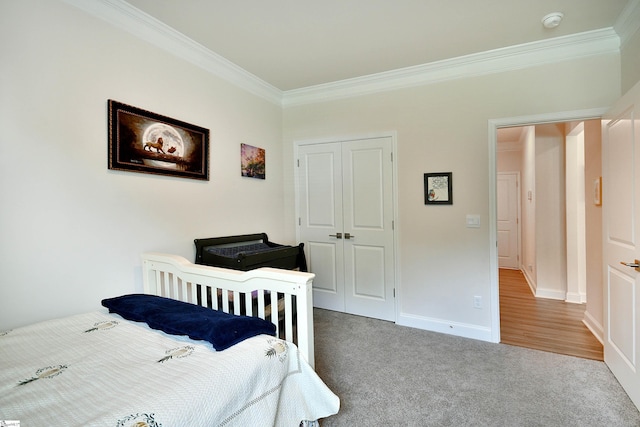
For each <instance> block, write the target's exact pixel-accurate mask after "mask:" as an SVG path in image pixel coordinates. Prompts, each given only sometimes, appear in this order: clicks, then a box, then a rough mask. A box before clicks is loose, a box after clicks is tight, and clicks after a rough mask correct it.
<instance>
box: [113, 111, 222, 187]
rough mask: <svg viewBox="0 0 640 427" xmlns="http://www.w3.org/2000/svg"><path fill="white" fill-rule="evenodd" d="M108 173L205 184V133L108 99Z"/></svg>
mask: <svg viewBox="0 0 640 427" xmlns="http://www.w3.org/2000/svg"><path fill="white" fill-rule="evenodd" d="M109 169H115V170H124V171H132V172H142V173H151V174H159V175H171V176H176V177H181V178H192V179H201V180H209V129H205V128H203V127H200V126H196V125H192V124H189V123H185V122H183V121H180V120H176V119H172V118H170V117H166V116H162V115H160V114H156V113H152V112H150V111H145V110H143V109H140V108H137V107H132V106H130V105H126V104H123V103H121V102H117V101H114V100H111V99H110V100H109Z"/></svg>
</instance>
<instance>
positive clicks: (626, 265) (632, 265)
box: [620, 259, 640, 271]
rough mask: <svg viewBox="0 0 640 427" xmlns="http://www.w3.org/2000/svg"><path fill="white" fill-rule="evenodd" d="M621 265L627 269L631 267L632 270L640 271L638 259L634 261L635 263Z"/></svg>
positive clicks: (622, 262)
mask: <svg viewBox="0 0 640 427" xmlns="http://www.w3.org/2000/svg"><path fill="white" fill-rule="evenodd" d="M620 264H622V265H624V266H625V267H631V268H633V269H635V270H636V271H640V261H638V260H637V259H636V260H634V262H624V261H620Z"/></svg>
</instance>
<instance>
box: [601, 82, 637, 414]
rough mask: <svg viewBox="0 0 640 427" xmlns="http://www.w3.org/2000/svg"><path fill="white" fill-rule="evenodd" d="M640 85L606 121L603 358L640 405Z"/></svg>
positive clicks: (626, 96)
mask: <svg viewBox="0 0 640 427" xmlns="http://www.w3.org/2000/svg"><path fill="white" fill-rule="evenodd" d="M634 105H635V106H634ZM639 105H640V84H636V86H635V87H634V88H633V89H632V90H631V91H630V92H629V93H628V94H627V95H625V96H624V97H623V98H622V99H621V100H620V101H619V102H618V103H617V104H616V106H615V107H614V108H613V109H612V110H611V112H610V114H608V115H607V116H606V117H605V119H606V121H605V122H604V123H603V130H602V136H603V146H602V152H603V179H602V181H603V187H604V188H603V192H602V194H603V209H604V212H603V217H604V221H603V224H604V239H603V244H604V254H605V265H604V270H605V271H604V281H605V291H604V329H605V332H604V338H605V339H604V341H605V342H604V360H605V363H606V364H607V365H608V366H609V369H611V372H613V374H614V375H615V376H616V378H617V379H618V381H619V382H620V384H621V385H622V387H623V388H624V389H625V391H626V392H627V394H628V395H629V397H630V398H631V400H632V401H633V402H634V403H635V405H636V406H638V407H640V372H639V369H640V363H639V360H638V358H639V357H640V321H639V320H640V313H639V310H640V287H639V286H638V285H639V281H640V268H636V267H634V266H627V265H623V264H621V263H636V264H637V263H638V261H637V260H639V259H640V117H639V115H640V108H639V107H638V106H639Z"/></svg>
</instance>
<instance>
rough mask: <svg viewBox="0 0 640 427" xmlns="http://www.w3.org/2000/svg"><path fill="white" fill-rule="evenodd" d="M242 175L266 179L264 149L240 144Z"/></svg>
mask: <svg viewBox="0 0 640 427" xmlns="http://www.w3.org/2000/svg"><path fill="white" fill-rule="evenodd" d="M240 173H241V174H242V176H246V177H248V178H257V179H265V178H266V164H265V150H264V148H260V147H254V146H253V145H248V144H240Z"/></svg>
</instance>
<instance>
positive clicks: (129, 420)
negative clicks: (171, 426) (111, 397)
mask: <svg viewBox="0 0 640 427" xmlns="http://www.w3.org/2000/svg"><path fill="white" fill-rule="evenodd" d="M116 427H162V424H159V423H158V422H156V420H155V414H131V415H127V416H126V417H124V418H122V419H121V420H118V424H116Z"/></svg>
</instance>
